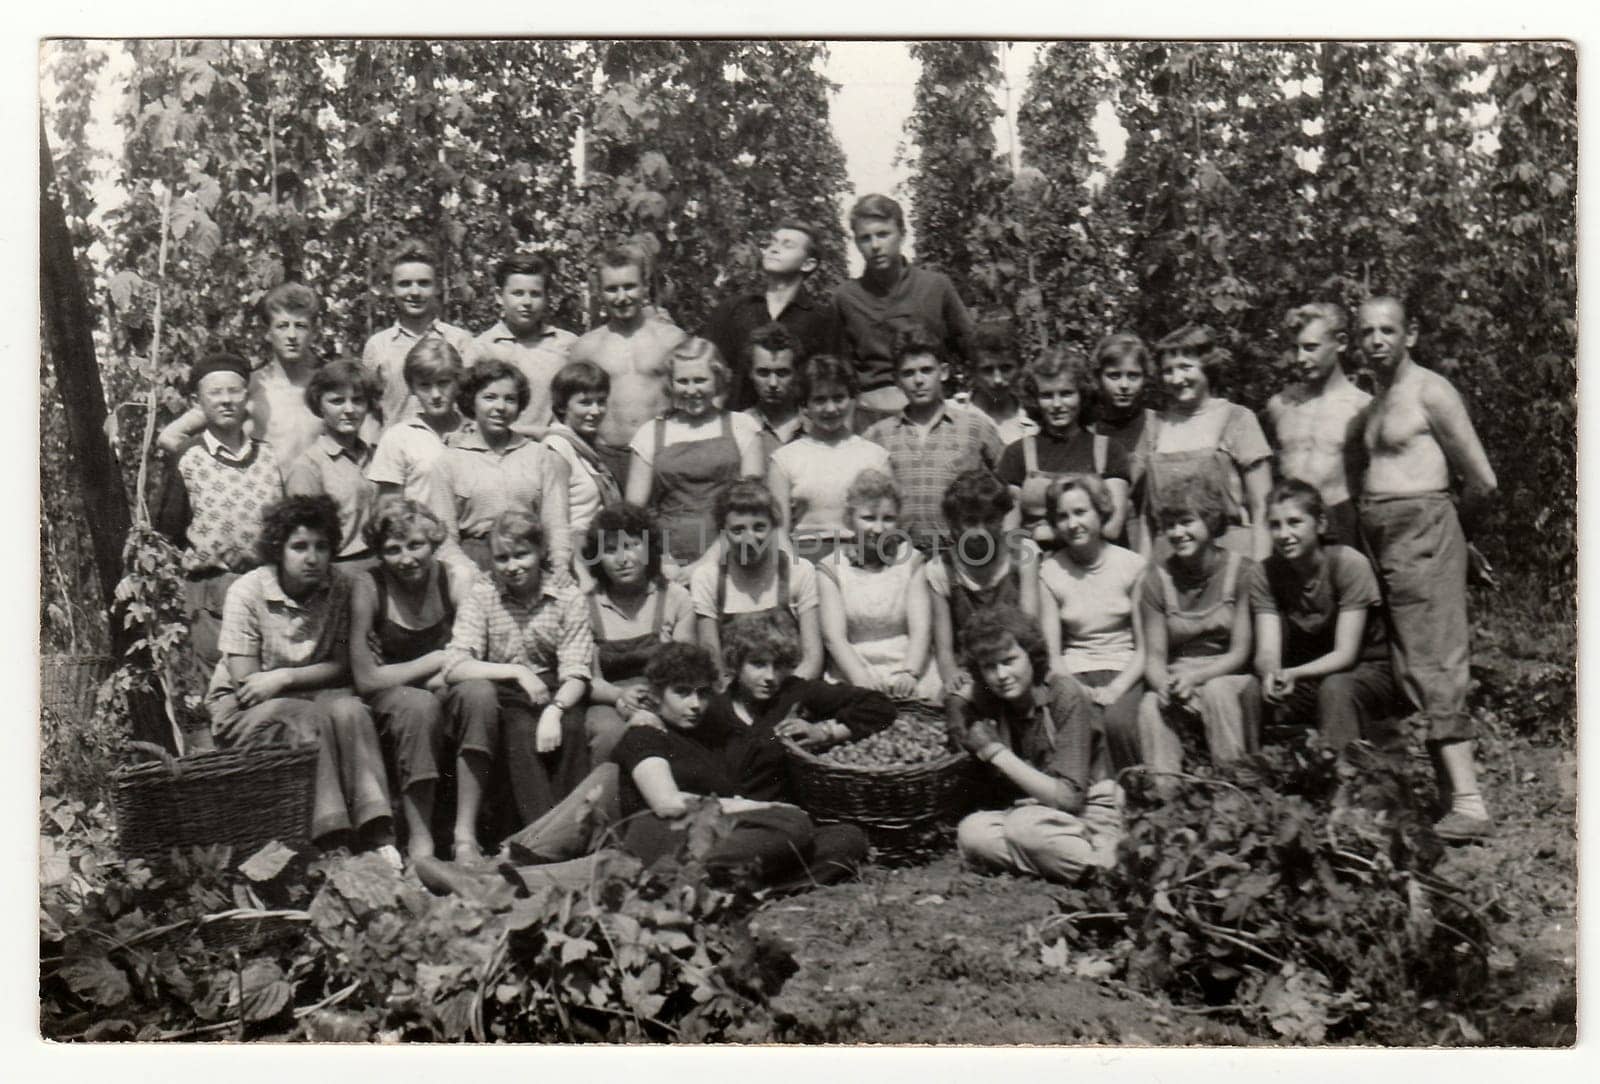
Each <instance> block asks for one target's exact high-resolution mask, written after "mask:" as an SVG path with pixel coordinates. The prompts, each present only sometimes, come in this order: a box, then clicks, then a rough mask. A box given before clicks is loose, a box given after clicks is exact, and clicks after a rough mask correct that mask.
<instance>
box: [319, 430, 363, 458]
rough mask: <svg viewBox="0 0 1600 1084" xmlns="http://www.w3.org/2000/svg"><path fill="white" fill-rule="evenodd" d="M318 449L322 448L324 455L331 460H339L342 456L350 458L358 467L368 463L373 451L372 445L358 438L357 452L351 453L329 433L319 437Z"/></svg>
mask: <svg viewBox="0 0 1600 1084" xmlns="http://www.w3.org/2000/svg"><path fill="white" fill-rule="evenodd" d="M317 447H318V448H321V449H322V453H323V454H324V455H326V456H327V457H328V458H329V459H338V458H339V457H340V456H341V455H342V456H348V457H349V458H350V460H351V461H352V462H354V463H356V464H358V465H359V464H364V463H366V461H367V459H368V457H369V454H370V453H371V451H372V446H371V445H370V444H368V443H367V442H366V441H364V440H362V439H361V438H360V437H357V438H356V450H355V451H354V452H351V451H350V450H349V449H348V448H346V447H345V446H344V445H342V444H340V443H339V442H338V441H337V440H334V439H333V437H332V436H330V435H329V434H327V433H322V434H320V435H319V436H318V437H317Z"/></svg>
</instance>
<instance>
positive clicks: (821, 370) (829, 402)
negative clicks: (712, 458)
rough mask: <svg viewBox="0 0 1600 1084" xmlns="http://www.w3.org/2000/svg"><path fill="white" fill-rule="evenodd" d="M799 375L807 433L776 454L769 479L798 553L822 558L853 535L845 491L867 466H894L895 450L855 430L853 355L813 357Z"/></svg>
mask: <svg viewBox="0 0 1600 1084" xmlns="http://www.w3.org/2000/svg"><path fill="white" fill-rule="evenodd" d="M795 379H796V382H797V385H798V391H799V398H800V410H801V413H802V414H803V415H804V417H805V425H806V431H805V435H804V436H801V437H799V438H798V439H796V440H795V441H793V442H791V443H789V444H786V445H784V446H783V447H781V448H779V449H778V450H777V451H776V452H774V453H773V454H772V461H771V465H770V466H769V468H768V470H767V484H768V485H769V486H771V487H772V495H773V497H775V498H776V499H777V502H778V514H779V516H780V517H782V526H783V530H784V532H785V534H787V536H788V537H789V539H790V540H791V541H792V542H793V543H794V547H795V554H796V556H799V557H807V558H810V559H811V560H814V561H816V560H821V559H822V558H824V557H826V556H827V555H828V554H830V553H832V552H833V551H834V549H835V548H836V547H837V546H838V545H839V544H840V543H841V542H842V541H845V540H848V539H849V538H850V537H851V536H852V526H853V525H852V524H851V522H850V517H849V515H848V514H847V512H846V509H845V493H846V492H847V491H848V490H849V488H850V483H851V482H853V481H855V479H856V476H857V475H859V474H860V473H861V472H862V471H864V470H878V471H885V472H886V471H888V470H889V453H888V452H887V451H886V450H885V449H884V447H883V445H881V444H874V443H873V442H872V441H870V440H867V439H866V438H865V437H860V436H857V435H856V434H855V433H853V432H851V430H850V425H851V419H852V417H853V416H854V412H855V399H856V387H857V385H856V372H855V368H854V367H853V366H852V365H851V364H850V363H849V362H848V361H844V360H841V359H840V358H835V357H830V356H828V355H826V354H818V355H816V356H814V357H809V358H807V359H806V360H804V361H802V362H801V363H800V366H799V369H798V372H797V373H796V377H795Z"/></svg>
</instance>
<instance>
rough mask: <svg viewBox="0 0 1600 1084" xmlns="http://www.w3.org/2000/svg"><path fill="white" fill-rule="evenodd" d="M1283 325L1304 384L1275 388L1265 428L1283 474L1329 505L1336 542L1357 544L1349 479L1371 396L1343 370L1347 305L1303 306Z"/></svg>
mask: <svg viewBox="0 0 1600 1084" xmlns="http://www.w3.org/2000/svg"><path fill="white" fill-rule="evenodd" d="M1284 326H1285V327H1286V328H1287V329H1288V330H1289V331H1290V333H1292V334H1293V335H1294V337H1295V340H1294V342H1295V346H1294V353H1295V369H1296V372H1297V373H1298V375H1299V377H1300V383H1298V384H1291V385H1290V386H1289V387H1287V388H1285V389H1284V390H1283V391H1281V392H1279V393H1278V394H1277V395H1274V396H1273V397H1272V398H1271V399H1270V400H1269V401H1268V402H1267V408H1266V410H1265V411H1263V413H1264V414H1265V415H1266V419H1265V420H1266V422H1267V424H1266V430H1267V434H1268V436H1269V437H1270V438H1271V440H1272V443H1273V446H1274V447H1276V448H1277V449H1278V473H1279V474H1280V475H1281V476H1282V477H1284V478H1298V479H1299V480H1300V481H1302V482H1305V483H1307V484H1308V485H1313V486H1316V487H1317V491H1318V492H1320V493H1321V494H1322V503H1323V504H1324V505H1325V506H1326V508H1327V510H1328V530H1329V533H1330V534H1331V535H1332V536H1333V541H1335V542H1338V543H1340V544H1342V545H1345V546H1359V545H1360V524H1359V522H1358V520H1359V516H1358V515H1357V513H1356V506H1355V501H1354V500H1352V499H1351V498H1352V495H1351V491H1350V481H1349V480H1350V479H1351V478H1353V477H1355V476H1356V475H1357V474H1359V473H1360V468H1359V462H1360V458H1361V454H1362V441H1361V433H1360V430H1359V426H1360V424H1361V417H1360V415H1361V412H1362V411H1363V410H1365V409H1366V408H1367V404H1369V403H1371V402H1372V396H1370V395H1368V394H1367V393H1366V392H1364V391H1362V390H1361V389H1360V388H1358V387H1356V386H1355V385H1354V384H1353V383H1351V381H1350V378H1349V377H1347V376H1346V375H1345V372H1344V364H1343V354H1344V349H1345V343H1346V334H1345V326H1346V320H1345V313H1344V309H1343V308H1341V307H1340V306H1338V305H1330V304H1328V303H1327V302H1317V303H1315V304H1311V305H1301V306H1300V307H1299V308H1297V309H1295V310H1293V311H1292V312H1290V313H1289V316H1288V318H1287V319H1286V320H1285V321H1284Z"/></svg>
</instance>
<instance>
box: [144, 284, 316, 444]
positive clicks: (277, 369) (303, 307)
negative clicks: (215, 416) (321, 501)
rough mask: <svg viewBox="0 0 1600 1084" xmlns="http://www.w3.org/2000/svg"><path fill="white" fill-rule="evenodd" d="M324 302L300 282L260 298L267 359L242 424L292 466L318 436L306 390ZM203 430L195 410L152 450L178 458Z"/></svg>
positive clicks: (200, 415) (254, 378)
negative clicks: (264, 327)
mask: <svg viewBox="0 0 1600 1084" xmlns="http://www.w3.org/2000/svg"><path fill="white" fill-rule="evenodd" d="M321 308H322V302H321V300H320V299H319V298H318V297H317V295H316V294H315V293H313V292H312V291H311V290H310V289H309V288H308V287H306V286H304V285H302V284H301V283H298V282H285V283H283V284H282V285H279V286H274V287H273V288H272V289H271V290H268V291H267V294H266V296H265V297H263V298H262V299H261V305H260V308H259V310H258V311H259V314H260V316H261V319H262V322H263V323H264V324H265V325H266V340H267V352H268V358H267V360H266V362H265V363H264V364H262V365H261V366H260V367H259V368H257V369H256V370H255V371H254V372H252V373H251V374H250V386H249V391H248V393H247V396H246V400H245V408H244V417H243V422H244V426H245V432H246V433H247V434H249V435H252V436H254V437H256V438H257V439H259V440H262V441H265V442H266V443H267V444H269V445H271V446H272V450H273V451H274V452H275V453H277V456H278V461H279V462H280V463H291V462H293V461H294V459H295V458H296V457H297V456H299V454H300V453H301V452H302V451H304V450H305V448H306V446H307V445H309V444H310V443H311V442H312V441H313V440H316V439H317V434H318V433H320V432H322V419H320V418H318V417H317V416H316V415H315V414H313V413H312V412H311V411H309V410H307V409H306V399H305V395H306V385H307V384H309V383H310V382H311V374H312V373H314V372H315V371H316V369H317V366H319V365H320V364H322V359H321V358H319V357H318V356H317V351H316V343H317V334H318V320H317V317H318V314H319V312H320V311H321ZM205 428H206V419H205V415H204V413H203V412H202V411H201V410H200V408H199V407H197V406H191V407H190V408H189V410H188V411H187V412H186V413H185V414H184V415H183V416H182V417H180V418H178V419H177V420H176V421H173V422H171V423H169V424H168V425H167V427H166V428H165V429H163V430H162V431H161V435H160V436H158V437H157V438H156V446H157V447H158V448H160V449H161V450H162V451H163V452H164V453H166V454H167V455H168V456H169V457H172V458H174V459H175V458H176V457H177V456H178V455H179V454H180V453H182V452H183V450H184V449H185V448H187V447H188V446H189V444H190V442H192V441H193V440H194V438H195V437H196V436H198V435H199V433H200V431H201V430H203V429H205Z"/></svg>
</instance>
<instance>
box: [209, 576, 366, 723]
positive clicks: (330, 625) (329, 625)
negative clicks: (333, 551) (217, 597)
mask: <svg viewBox="0 0 1600 1084" xmlns="http://www.w3.org/2000/svg"><path fill="white" fill-rule="evenodd" d="M350 582H351V581H350V580H349V579H347V578H346V577H344V576H342V575H339V574H337V573H334V574H330V575H329V576H328V577H327V582H326V583H325V584H323V585H322V586H321V587H320V588H319V589H318V590H316V591H313V592H312V593H311V594H310V595H308V596H306V597H305V598H302V599H293V598H290V597H289V596H288V595H287V594H286V593H285V592H284V590H283V585H282V583H281V581H279V579H278V570H277V568H275V567H274V566H272V565H263V566H261V567H260V568H256V569H252V570H251V571H249V572H246V573H245V574H244V575H243V576H240V577H239V578H238V579H237V580H235V581H233V584H232V585H231V586H230V587H229V588H228V596H227V600H226V601H225V602H224V603H223V605H222V631H221V633H220V634H219V635H218V636H217V650H218V651H220V652H221V653H222V656H223V658H222V660H221V661H220V662H219V663H218V664H217V669H216V671H215V672H214V673H213V674H212V675H211V687H210V691H209V692H208V693H207V696H208V697H215V696H218V695H220V694H222V693H225V692H228V691H230V690H232V688H233V679H232V676H231V675H230V674H229V673H228V666H227V662H228V660H227V657H228V656H229V655H238V656H241V657H243V658H247V659H254V660H255V661H256V662H257V663H259V664H260V666H261V669H262V670H283V669H286V668H288V667H296V666H312V665H315V664H316V663H321V662H328V661H330V660H333V659H337V658H341V657H343V656H344V655H345V654H346V653H347V652H348V651H349V650H350Z"/></svg>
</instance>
